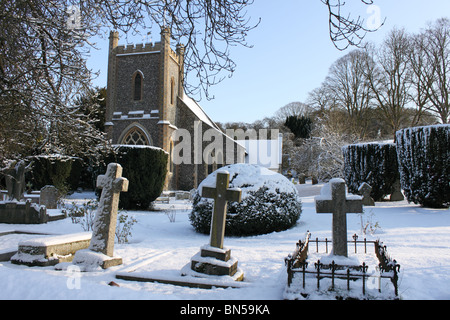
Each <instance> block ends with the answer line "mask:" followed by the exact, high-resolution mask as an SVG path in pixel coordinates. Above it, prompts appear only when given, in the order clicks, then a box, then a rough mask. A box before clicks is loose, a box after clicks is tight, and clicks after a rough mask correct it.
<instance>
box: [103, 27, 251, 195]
mask: <svg viewBox="0 0 450 320" xmlns="http://www.w3.org/2000/svg"><path fill="white" fill-rule="evenodd" d="M118 42H119V33H118V32H116V31H112V32H111V33H110V38H109V57H108V84H107V86H108V87H107V99H106V123H105V127H106V132H107V135H108V139H110V140H111V141H112V144H116V145H148V146H155V147H158V148H161V149H163V150H165V151H166V152H167V153H168V154H169V163H168V168H167V169H168V174H167V179H166V186H165V189H166V190H190V189H192V188H196V187H197V186H198V184H199V183H200V182H201V181H202V180H203V179H204V178H205V177H206V176H207V175H208V174H209V173H211V172H212V171H214V170H215V169H217V168H219V167H221V166H223V165H225V164H230V163H239V162H244V157H245V148H244V147H243V146H242V145H241V144H239V143H238V142H236V141H235V140H234V139H232V138H231V137H229V136H227V135H225V134H224V133H223V132H222V131H221V130H220V129H219V127H218V126H217V125H216V124H215V123H214V121H212V120H211V119H210V117H209V116H208V115H207V114H206V113H205V112H204V111H203V109H202V108H201V107H200V105H199V104H198V103H197V102H196V101H194V100H193V99H192V98H190V97H188V96H187V95H186V94H185V92H184V87H183V81H184V47H183V46H182V45H177V46H176V50H175V51H174V50H172V48H171V46H170V31H169V30H168V29H163V30H162V32H161V41H160V42H157V43H154V44H145V45H144V44H136V45H127V46H119V44H118ZM180 129H184V132H186V130H187V132H189V134H190V137H192V139H191V141H190V142H189V143H191V145H192V148H191V147H189V148H186V149H185V150H183V151H182V152H191V153H192V156H191V157H186V158H187V159H191V161H185V162H183V163H175V162H174V161H173V160H174V150H176V144H177V141H174V138H173V137H174V135H173V133H174V132H176V131H178V130H180ZM207 130H209V132H213V133H214V135H215V137H216V138H215V139H217V137H220V139H219V140H220V141H221V143H223V147H222V148H216V149H217V150H216V149H213V150H211V155H210V156H211V157H212V159H213V161H212V162H211V161H205V159H204V158H205V156H204V153H203V151H204V149H205V148H206V147H207V146H208V144H210V143H211V142H208V141H204V139H202V137H203V136H204V134H205V132H206V131H207ZM198 136H200V138H199V137H198ZM183 139H185V137H183ZM198 139H200V140H198ZM211 140H212V139H211ZM183 142H184V143H186V141H183ZM195 146H197V147H198V146H200V148H201V150H200V152H201V155H202V156H201V157H200V158H201V159H198V158H199V157H198V156H197V157H196V155H195V154H194V152H196V150H195ZM230 147H231V149H230ZM227 148H228V149H227ZM219 149H220V150H221V151H220V150H219ZM224 150H232V151H233V152H232V154H233V156H232V158H231V159H230V157H228V156H227V159H226V161H225V155H224V154H223V153H224ZM227 152H228V151H227ZM176 156H180V155H179V154H177V155H176ZM184 156H186V154H184ZM194 159H195V160H196V161H194ZM149 165H151V164H149Z"/></svg>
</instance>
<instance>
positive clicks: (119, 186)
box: [89, 163, 128, 257]
mask: <svg viewBox="0 0 450 320" xmlns="http://www.w3.org/2000/svg"><path fill="white" fill-rule="evenodd" d="M97 188H101V189H102V194H101V197H100V203H99V205H98V208H97V213H96V215H95V220H94V226H93V232H92V240H91V244H90V247H89V249H90V250H92V251H95V252H100V253H103V254H105V255H107V256H110V257H112V256H113V254H114V237H115V232H116V224H117V209H118V206H119V197H120V192H126V191H127V190H128V180H127V179H126V178H122V166H121V165H120V164H118V163H110V164H108V168H107V170H106V174H105V175H100V176H98V177H97Z"/></svg>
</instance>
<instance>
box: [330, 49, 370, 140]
mask: <svg viewBox="0 0 450 320" xmlns="http://www.w3.org/2000/svg"><path fill="white" fill-rule="evenodd" d="M368 59H370V57H369V55H368V54H367V52H365V51H363V50H353V51H351V52H349V53H348V54H346V55H345V56H343V57H342V58H340V59H338V60H337V61H336V62H335V63H333V65H332V66H331V67H330V71H329V73H328V76H327V78H326V80H325V82H326V83H327V87H328V89H329V90H330V92H331V93H332V94H333V95H334V97H335V101H336V104H337V106H338V107H340V108H342V109H343V110H345V111H346V112H347V113H348V115H349V120H350V123H349V124H348V130H349V131H351V133H352V134H356V135H358V136H359V137H360V138H361V139H363V138H364V136H365V134H366V130H367V125H368V120H369V119H368V117H367V111H368V110H369V108H370V107H371V106H372V100H373V91H372V88H371V86H370V85H369V82H368V81H367V78H366V72H365V67H366V66H367V64H368V63H369V62H368V61H367V60H368Z"/></svg>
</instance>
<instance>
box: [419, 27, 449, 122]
mask: <svg viewBox="0 0 450 320" xmlns="http://www.w3.org/2000/svg"><path fill="white" fill-rule="evenodd" d="M425 41H426V45H425V46H423V49H424V52H425V55H426V59H427V61H428V66H427V67H426V68H423V69H422V70H423V71H424V74H425V75H424V77H425V78H426V79H428V81H429V86H427V89H428V97H429V99H430V102H431V105H430V107H429V108H428V110H430V111H432V112H434V113H436V114H438V115H439V117H440V120H441V121H442V123H448V121H449V118H450V20H449V19H439V20H437V21H436V22H435V23H434V24H433V25H430V26H429V27H428V28H427V29H426V30H425Z"/></svg>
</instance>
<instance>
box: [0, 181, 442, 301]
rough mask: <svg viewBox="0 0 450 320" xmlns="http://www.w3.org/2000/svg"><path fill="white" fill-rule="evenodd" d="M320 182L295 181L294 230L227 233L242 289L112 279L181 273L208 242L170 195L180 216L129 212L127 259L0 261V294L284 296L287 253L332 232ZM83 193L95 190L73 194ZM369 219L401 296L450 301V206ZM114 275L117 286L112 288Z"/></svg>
mask: <svg viewBox="0 0 450 320" xmlns="http://www.w3.org/2000/svg"><path fill="white" fill-rule="evenodd" d="M320 187H321V186H320V185H319V186H317V185H316V186H311V185H309V184H307V185H298V186H297V188H298V190H299V192H300V195H301V196H302V202H303V212H302V215H301V217H300V220H299V222H298V224H297V225H296V226H295V227H294V228H292V229H290V230H287V231H283V232H276V233H271V234H266V235H260V236H253V237H243V238H241V237H226V239H225V246H226V247H228V248H230V249H231V254H232V256H233V257H235V258H237V259H238V261H239V267H240V268H241V269H242V270H243V272H244V275H245V280H244V281H245V282H246V283H248V286H246V287H245V288H239V289H231V288H228V289H220V288H215V289H211V290H207V289H194V288H186V287H180V286H174V285H167V284H159V283H144V282H133V281H125V280H119V279H116V278H115V275H116V273H118V272H123V271H130V270H136V272H152V273H161V274H178V272H179V271H180V270H181V269H182V268H183V267H184V266H185V265H186V264H187V263H188V262H189V260H190V258H191V257H192V256H194V255H195V254H196V253H198V251H199V249H200V247H201V246H203V245H205V244H207V243H208V236H207V235H201V234H198V233H196V232H195V231H194V229H193V228H192V227H191V225H190V223H189V218H188V215H189V208H190V203H189V202H187V201H185V200H178V201H175V200H174V199H172V200H171V202H170V203H169V204H158V205H157V208H159V209H168V210H176V216H175V222H171V221H170V220H169V217H168V215H167V214H165V212H164V211H153V212H145V211H136V212H134V211H132V212H131V211H130V212H128V214H129V215H132V216H134V218H135V219H136V220H137V221H138V222H137V223H136V224H135V225H134V227H133V230H132V234H133V236H132V239H131V241H130V243H128V244H116V245H115V254H116V255H118V256H121V257H122V258H123V265H120V266H117V267H113V268H110V269H107V270H102V271H98V272H83V273H78V272H73V270H72V269H70V271H69V270H68V271H56V270H54V268H53V267H26V266H21V265H14V264H11V263H10V262H0V288H1V290H0V299H164V300H168V299H170V300H179V299H181V300H185V299H189V300H211V299H214V300H249V299H250V300H253V299H255V300H280V299H283V298H284V292H285V287H286V279H287V275H286V267H285V265H284V258H285V257H286V256H287V255H288V254H290V253H292V252H293V250H294V249H295V243H296V242H297V241H298V240H299V239H304V236H305V233H306V232H307V231H308V230H309V231H310V232H311V234H312V238H315V237H319V238H325V237H327V238H331V215H330V214H316V212H315V206H314V195H317V194H319V192H320ZM83 196H88V197H89V196H92V194H89V193H85V194H75V195H73V196H72V197H78V198H82V197H83ZM70 201H72V200H70ZM78 201H80V200H78ZM56 211H57V210H56ZM53 213H57V212H53ZM368 218H370V219H371V222H372V225H375V224H376V223H378V225H379V227H380V228H378V229H377V230H376V233H375V234H374V235H373V236H371V235H367V238H368V239H377V238H379V239H380V240H381V241H382V242H383V243H384V244H385V245H386V246H387V249H388V253H389V254H390V255H391V256H392V257H393V258H395V259H396V260H397V262H398V263H399V264H400V265H401V269H400V274H399V294H400V298H402V299H406V300H414V299H450V210H448V209H445V210H436V209H426V208H422V207H420V206H417V205H414V204H408V203H407V202H406V201H402V202H395V203H390V202H377V203H376V206H375V207H366V208H365V215H364V219H368ZM7 230H27V231H34V232H45V233H52V234H65V233H78V232H82V231H83V230H82V229H81V226H80V225H78V224H73V223H72V222H71V219H70V218H68V219H64V220H60V221H55V222H49V223H47V224H42V225H10V224H0V233H2V232H4V231H7ZM354 233H357V234H359V237H360V239H362V238H363V237H364V235H362V234H361V217H360V215H358V214H349V215H348V235H349V238H350V237H351V235H353V234H354ZM35 237H36V236H35V235H34V236H31V235H24V234H10V235H5V236H0V252H2V251H7V250H8V249H10V248H12V249H14V248H17V244H18V242H19V241H22V240H25V239H31V238H35ZM351 252H352V250H351V249H349V253H351ZM111 281H114V282H115V283H117V284H118V285H119V287H117V286H109V285H108V283H109V282H111ZM312 285H313V286H314V285H315V284H312Z"/></svg>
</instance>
